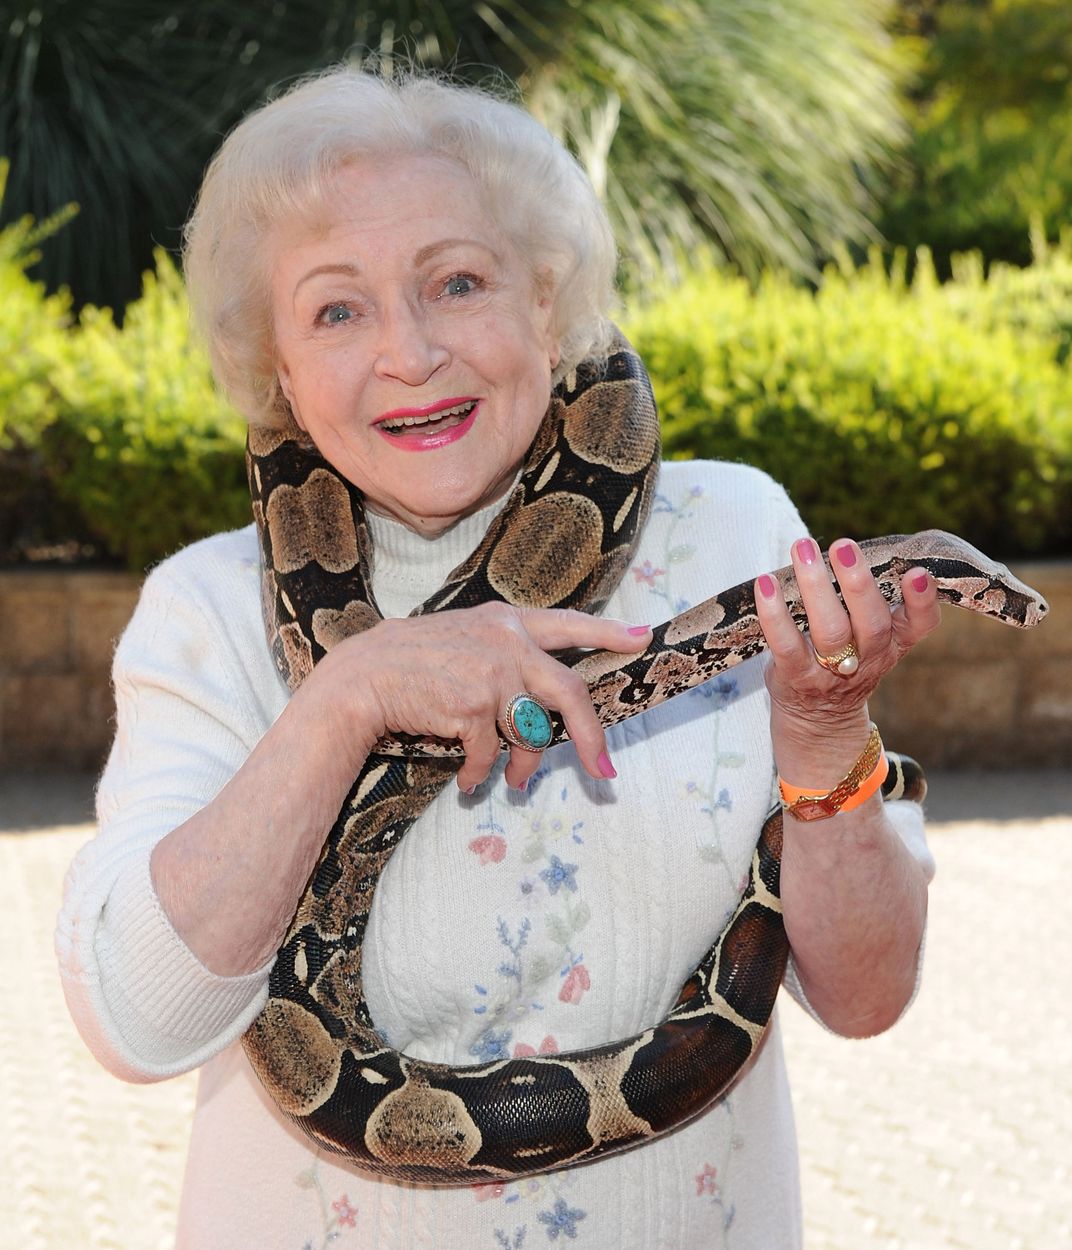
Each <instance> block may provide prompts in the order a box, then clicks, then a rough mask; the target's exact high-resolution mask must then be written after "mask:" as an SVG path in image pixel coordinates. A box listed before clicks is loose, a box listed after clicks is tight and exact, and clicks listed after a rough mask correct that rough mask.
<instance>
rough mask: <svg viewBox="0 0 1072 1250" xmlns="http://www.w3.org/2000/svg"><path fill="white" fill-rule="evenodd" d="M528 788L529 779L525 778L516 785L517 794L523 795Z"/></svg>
mask: <svg viewBox="0 0 1072 1250" xmlns="http://www.w3.org/2000/svg"><path fill="white" fill-rule="evenodd" d="M528 788H529V779H528V778H527V777H526V778H525V780H524V781H519V782H518V783H517V789H518V793H519V794H524V793H525V791H526V790H527V789H528Z"/></svg>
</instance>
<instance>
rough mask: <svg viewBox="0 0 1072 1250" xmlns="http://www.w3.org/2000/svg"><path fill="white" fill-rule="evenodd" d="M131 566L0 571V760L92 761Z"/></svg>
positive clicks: (130, 587)
mask: <svg viewBox="0 0 1072 1250" xmlns="http://www.w3.org/2000/svg"><path fill="white" fill-rule="evenodd" d="M139 584H140V582H139V579H138V578H137V577H135V576H134V575H132V574H126V573H107V572H94V571H87V570H77V571H75V570H72V571H69V572H66V571H55V572H54V571H51V570H37V569H33V570H27V571H25V572H23V571H14V572H0V619H3V620H4V621H5V622H6V629H5V637H6V641H5V644H4V646H3V647H2V648H0V769H2V770H6V771H13V770H15V769H39V768H41V769H43V768H70V769H80V770H90V771H93V770H96V769H99V768H100V766H101V765H102V764H103V762H104V758H105V755H106V753H107V750H108V744H109V742H110V740H111V737H112V734H113V732H114V720H113V715H114V711H113V702H112V691H111V680H110V670H111V663H112V652H113V651H114V650H115V643H116V640H117V639H118V637H119V635H120V634H121V633H122V632H123V627H124V626H125V625H126V623H127V621H128V620H129V618H130V614H131V612H132V611H133V609H134V604H135V603H136V602H137V598H138V587H139Z"/></svg>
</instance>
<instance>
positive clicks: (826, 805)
mask: <svg viewBox="0 0 1072 1250" xmlns="http://www.w3.org/2000/svg"><path fill="white" fill-rule="evenodd" d="M889 771H890V762H889V760H888V759H887V758H886V752H885V751H884V750H883V749H882V739H881V737H880V736H879V732H878V726H877V725H875V724H874V722H872V724H871V733H870V736H869V737H868V739H867V746H865V747H864V749H863V751H862V752H861V754H860V758H859V759H858V760H857V761H856V763H855V764H854V765H853V766H852V768H850V769H849V771H848V773H847V774H846V775H845V776H844V777H843V778H842V779H841V781H839V782H838V784H837V785H836V786H834V788H833V789H832V790H827V791H826V792H825V793H819V794H816V792H815V791H814V790H803V789H801V788H800V787H799V786H791V785H790V784H789V783H788V782H787V781H783V780H782V778H781V777H779V778H778V789H779V791H780V792H781V796H782V806H783V808H784V809H785V811H787V812H788V813H789V814H790V816H793V817H795V818H796V819H797V820H825V819H826V818H827V817H829V816H835V815H836V814H837V813H838V812H851V811H853V810H854V809H855V808H857V807H860V806H861V805H862V804H863V803H866V802H867V800H868V799H869V798H870V797H871V796H872V795H873V794H875V793H876V792H877V791H878V789H879V787H880V786H881V785H882V783H883V782H884V781H885V780H886V776H887V774H888V773H889Z"/></svg>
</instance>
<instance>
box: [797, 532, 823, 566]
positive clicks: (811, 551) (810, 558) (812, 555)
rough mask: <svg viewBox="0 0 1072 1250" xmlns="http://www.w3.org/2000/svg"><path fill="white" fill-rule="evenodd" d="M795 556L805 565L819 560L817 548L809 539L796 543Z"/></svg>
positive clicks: (802, 539)
mask: <svg viewBox="0 0 1072 1250" xmlns="http://www.w3.org/2000/svg"><path fill="white" fill-rule="evenodd" d="M797 555H798V556H800V558H801V560H802V561H803V562H804V563H805V564H814V563H815V561H816V560H817V559H818V558H819V548H818V547H816V545H815V544H814V543H813V542H812V540H811V539H810V538H801V539H800V540H799V542H798V543H797Z"/></svg>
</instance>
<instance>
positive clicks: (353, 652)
mask: <svg viewBox="0 0 1072 1250" xmlns="http://www.w3.org/2000/svg"><path fill="white" fill-rule="evenodd" d="M650 638H651V631H650V630H649V629H648V627H647V626H629V625H628V624H626V623H625V622H622V621H612V620H604V619H602V618H600V617H595V616H589V615H587V614H586V613H584V612H575V611H571V610H569V609H563V608H518V607H512V606H511V605H509V604H505V603H488V604H482V605H481V606H479V607H475V608H463V609H459V610H457V611H446V612H436V613H431V614H429V615H428V616H416V617H406V618H404V619H391V620H386V621H383V622H381V623H380V624H379V625H376V626H374V627H373V628H372V629H370V630H367V631H365V632H364V633H361V634H356V635H354V636H353V637H351V638H348V639H346V640H345V641H344V642H342V643H340V644H338V645H337V646H336V647H334V648H333V649H332V650H331V651H330V652H329V653H328V655H327V656H326V657H325V658H324V659H323V660H322V661H321V662H320V664H318V665H317V667H316V669H315V670H314V671H313V674H312V676H311V677H310V678H308V680H307V681H306V682H305V684H304V686H303V687H302V688H301V690H300V691H299V695H302V694H303V692H304V693H305V694H306V696H307V697H317V698H319V699H322V700H324V701H325V707H324V709H323V710H324V712H325V714H327V715H331V716H333V717H338V718H339V719H340V721H341V726H340V727H341V728H342V730H343V732H344V733H346V734H347V735H348V740H349V741H352V742H354V744H355V746H356V747H357V749H358V750H359V751H360V752H362V753H364V754H367V753H368V751H370V750H372V749H373V744H374V742H375V740H376V739H378V738H380V737H382V736H383V735H385V734H389V733H407V734H418V735H429V734H430V735H434V736H436V737H439V738H450V739H458V740H459V741H460V742H461V744H462V746H463V747H464V749H465V761H464V763H463V764H462V767H461V769H460V770H459V772H458V776H457V783H458V786H459V787H460V788H461V789H462V790H464V791H466V792H467V793H471V792H472V790H473V789H474V788H475V787H476V786H478V785H479V784H480V783H481V782H482V781H484V780H485V779H486V778H487V776H488V774H489V772H490V771H491V768H492V766H493V764H494V763H495V760H496V758H497V757H498V755H499V752H500V749H501V747H500V743H499V729H498V724H497V722H498V721H499V720H500V719H501V718H502V716H503V714H504V712H505V709H506V705H507V704H508V703H509V701H510V699H511V698H513V696H514V695H516V694H519V693H522V692H524V693H526V694H533V695H535V696H536V697H537V698H538V699H540V700H541V701H542V702H543V703H545V704H546V705H547V706H548V707H549V708H552V709H555V710H557V711H559V712H561V713H562V717H563V719H564V721H565V723H566V727H567V729H568V730H569V734H570V737H571V739H572V740H573V743H574V745H575V746H576V749H577V754H578V756H579V758H580V760H581V763H582V764H583V765H584V767H585V769H586V770H587V771H588V772H589V773H590V774H591V776H593V777H596V778H606V777H613V776H614V775H615V773H614V768H613V765H612V764H611V761H610V758H609V757H608V755H607V747H606V738H605V735H604V731H603V727H602V726H601V725H600V723H599V721H598V720H597V719H596V714H595V709H594V708H593V706H592V700H591V698H590V696H589V693H588V688H587V686H586V685H585V683H584V681H583V680H582V679H581V678H580V677H579V676H578V675H577V674H576V673H575V672H573V671H572V670H571V669H569V668H567V667H566V666H565V665H564V664H561V663H559V661H558V660H556V659H554V657H553V656H551V655H549V654H548V652H551V651H559V650H565V649H569V648H574V647H581V648H588V649H607V650H611V651H617V652H621V653H623V654H633V653H635V652H638V651H642V650H643V649H644V648H645V647H646V646H647V645H648V643H649V641H650ZM295 697H296V698H297V697H298V696H295ZM541 758H542V754H541V753H540V752H533V751H526V750H524V749H522V748H520V747H513V748H511V751H510V761H509V763H508V764H507V768H506V780H507V782H508V784H510V785H511V786H514V787H515V788H517V789H522V788H524V786H525V785H526V784H527V783H528V780H529V778H530V777H531V776H532V774H533V773H534V772H535V771H536V769H537V768H538V767H539V764H540V760H541Z"/></svg>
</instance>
